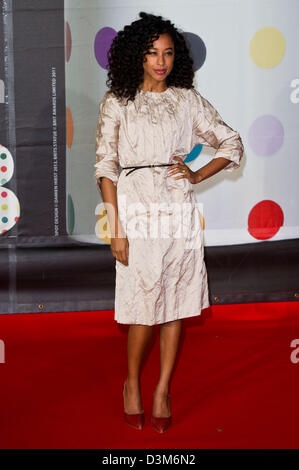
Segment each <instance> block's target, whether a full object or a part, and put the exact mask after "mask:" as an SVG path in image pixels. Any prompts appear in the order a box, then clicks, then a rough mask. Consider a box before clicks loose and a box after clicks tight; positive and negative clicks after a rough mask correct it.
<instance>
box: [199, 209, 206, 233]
mask: <svg viewBox="0 0 299 470" xmlns="http://www.w3.org/2000/svg"><path fill="white" fill-rule="evenodd" d="M198 212H199V217H200V222H201V227H202V229H203V230H204V229H205V219H204V217H203V215H202V213H201V212H200V210H199V209H198Z"/></svg>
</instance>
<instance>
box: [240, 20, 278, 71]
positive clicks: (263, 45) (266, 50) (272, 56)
mask: <svg viewBox="0 0 299 470" xmlns="http://www.w3.org/2000/svg"><path fill="white" fill-rule="evenodd" d="M285 48H286V44H285V39H284V37H283V34H282V33H281V32H280V31H279V30H278V29H277V28H273V27H272V26H265V27H264V28H261V29H260V30H259V31H257V32H256V33H255V34H254V36H253V37H252V39H251V41H250V45H249V54H250V57H251V59H252V60H253V62H254V63H255V64H256V65H257V66H258V67H261V68H265V69H267V68H271V67H275V66H276V65H277V64H279V63H280V62H281V60H282V58H283V56H284V53H285Z"/></svg>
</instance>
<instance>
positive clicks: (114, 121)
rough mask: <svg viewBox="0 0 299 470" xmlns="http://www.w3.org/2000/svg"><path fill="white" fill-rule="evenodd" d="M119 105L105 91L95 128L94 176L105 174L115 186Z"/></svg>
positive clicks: (96, 178)
mask: <svg viewBox="0 0 299 470" xmlns="http://www.w3.org/2000/svg"><path fill="white" fill-rule="evenodd" d="M119 123H120V115H119V105H118V103H117V99H116V97H115V96H113V95H112V94H111V93H110V92H109V91H107V92H106V93H105V95H104V97H103V99H102V101H101V102H100V105H99V114H98V124H97V129H96V145H95V150H96V163H95V165H94V168H95V172H94V178H95V180H96V181H97V180H98V178H101V177H102V176H105V177H106V178H109V179H110V180H111V181H112V182H113V184H114V185H115V186H116V185H117V182H118V178H119V171H118V169H119V162H118V132H119Z"/></svg>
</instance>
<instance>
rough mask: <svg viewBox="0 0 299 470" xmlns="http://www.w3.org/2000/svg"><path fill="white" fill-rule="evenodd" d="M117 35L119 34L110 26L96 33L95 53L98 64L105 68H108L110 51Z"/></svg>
mask: <svg viewBox="0 0 299 470" xmlns="http://www.w3.org/2000/svg"><path fill="white" fill-rule="evenodd" d="M115 36H117V32H116V31H115V29H113V28H109V27H106V28H102V29H100V30H99V31H98V33H97V34H96V37H95V41H94V54H95V58H96V60H97V62H98V64H99V65H100V66H101V67H102V68H103V69H108V52H109V49H110V47H111V44H112V41H113V39H114V38H115Z"/></svg>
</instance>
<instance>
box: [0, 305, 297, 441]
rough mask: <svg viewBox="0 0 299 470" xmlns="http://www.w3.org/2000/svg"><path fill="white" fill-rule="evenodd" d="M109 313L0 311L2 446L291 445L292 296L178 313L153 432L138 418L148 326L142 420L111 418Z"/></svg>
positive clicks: (112, 333)
mask: <svg viewBox="0 0 299 470" xmlns="http://www.w3.org/2000/svg"><path fill="white" fill-rule="evenodd" d="M113 315H114V312H113V311H108V312H104V311H102V312H99V311H98V312H75V313H51V314H45V313H43V314H24V315H15V314H11V315H0V339H2V340H3V341H4V343H5V363H3V364H0V378H1V379H0V380H1V387H0V399H1V411H0V413H1V416H0V442H1V444H0V446H1V448H2V449H15V448H22V449H27V448H46V449H59V448H68V449H76V448H83V449H92V448H98V449H102V448H110V449H115V448H149V449H151V448H152V449H154V448H169V449H172V448H181V449H187V448H197V449H216V448H224V449H225V448H230V449H231V448H246V449H254V448H256V449H258V448H268V449H273V448H282V449H286V448H289V449H294V448H295V449H296V448H298V422H299V406H298V390H299V362H298V363H297V362H296V361H293V362H292V360H291V354H292V351H294V349H295V348H294V347H291V341H292V340H293V339H298V344H299V304H298V303H297V302H290V303H287V302H281V303H264V304H262V303H260V304H256V303H255V304H234V305H224V306H212V307H210V308H209V309H206V310H205V311H203V312H202V315H201V316H198V317H196V318H193V319H192V318H190V319H185V320H184V327H183V331H182V336H181V347H180V350H179V353H178V360H177V363H176V367H175V371H174V375H173V379H172V383H171V388H170V394H171V411H172V415H173V425H172V427H171V428H170V429H169V430H168V431H167V432H166V433H165V434H162V435H160V434H158V433H157V432H156V431H155V430H154V429H153V428H152V427H151V426H150V421H149V418H150V413H151V405H152V393H153V389H154V386H155V384H156V381H157V380H158V376H159V342H158V340H159V336H158V332H159V328H158V326H155V332H154V335H153V341H152V343H151V345H150V347H149V352H150V354H149V353H148V354H147V355H146V357H145V361H144V367H143V370H142V375H141V386H142V398H143V406H144V410H145V414H146V424H145V427H144V429H143V430H142V431H138V430H135V429H133V428H131V427H129V426H128V425H127V424H126V423H125V422H124V420H123V414H122V413H123V398H122V386H123V381H124V379H125V377H126V373H127V369H126V341H127V329H128V326H126V325H122V326H120V325H118V324H117V323H116V322H115V321H114V319H113ZM293 356H295V359H296V357H298V358H299V353H297V356H296V353H293Z"/></svg>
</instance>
